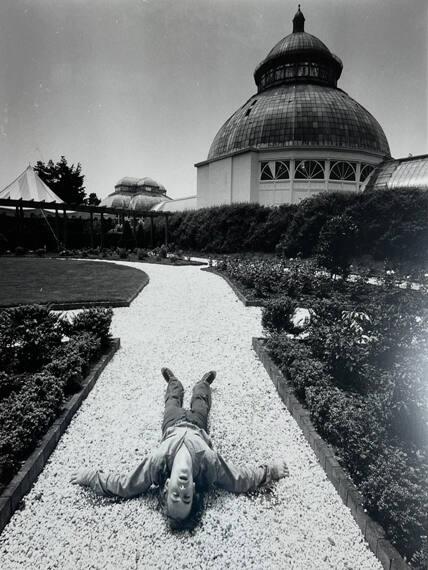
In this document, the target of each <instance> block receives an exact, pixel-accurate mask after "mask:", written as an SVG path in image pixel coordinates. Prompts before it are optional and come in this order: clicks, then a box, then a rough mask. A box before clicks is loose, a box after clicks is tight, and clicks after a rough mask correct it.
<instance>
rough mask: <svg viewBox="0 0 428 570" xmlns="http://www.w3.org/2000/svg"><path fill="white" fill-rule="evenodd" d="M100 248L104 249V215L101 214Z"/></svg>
mask: <svg viewBox="0 0 428 570" xmlns="http://www.w3.org/2000/svg"><path fill="white" fill-rule="evenodd" d="M100 226H101V227H100V241H101V243H100V248H101V249H103V248H104V213H103V212H101V220H100Z"/></svg>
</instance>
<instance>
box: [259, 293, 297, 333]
mask: <svg viewBox="0 0 428 570" xmlns="http://www.w3.org/2000/svg"><path fill="white" fill-rule="evenodd" d="M296 307H297V302H296V301H295V300H294V299H292V298H291V297H288V296H283V297H280V298H278V299H273V300H271V301H268V302H267V304H266V305H265V307H264V309H263V315H262V325H263V327H264V328H267V329H269V330H271V331H278V330H285V331H292V330H293V326H292V324H291V322H290V317H291V316H292V314H293V312H294V310H295V309H296Z"/></svg>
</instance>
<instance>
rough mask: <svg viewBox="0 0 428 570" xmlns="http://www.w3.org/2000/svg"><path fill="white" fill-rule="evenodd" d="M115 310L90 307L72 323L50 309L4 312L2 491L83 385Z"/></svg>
mask: <svg viewBox="0 0 428 570" xmlns="http://www.w3.org/2000/svg"><path fill="white" fill-rule="evenodd" d="M111 318H112V311H111V309H87V310H85V311H83V312H81V313H79V314H77V315H76V316H75V317H74V318H73V319H72V321H71V322H69V321H68V320H65V319H61V317H60V316H58V315H55V314H54V313H53V312H51V311H49V310H48V309H47V308H46V307H42V306H39V305H27V306H22V307H19V308H15V309H6V310H3V311H1V312H0V346H1V352H0V490H1V488H2V487H4V486H5V485H6V484H7V483H8V481H10V479H11V478H12V477H13V476H14V475H15V474H16V473H17V471H18V470H19V467H20V465H21V463H22V462H23V461H24V460H25V459H26V458H27V457H28V455H29V454H30V453H31V452H32V451H33V449H34V448H35V446H36V444H37V442H38V440H39V439H40V438H41V437H42V436H43V435H44V434H45V433H46V431H47V429H48V428H49V426H50V425H51V424H52V423H53V421H54V420H55V419H56V418H57V416H58V415H59V414H60V412H61V410H62V407H63V404H64V402H65V401H66V400H67V398H69V397H70V396H71V395H72V394H74V393H76V392H78V391H79V390H80V388H81V382H82V380H83V378H84V376H85V375H86V374H87V372H88V370H89V367H90V364H91V363H92V362H93V361H94V360H95V359H96V358H98V357H99V355H100V354H101V352H102V351H103V350H104V349H105V348H106V347H107V346H108V344H109V342H110V333H109V328H110V323H111Z"/></svg>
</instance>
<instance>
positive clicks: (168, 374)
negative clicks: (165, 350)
mask: <svg viewBox="0 0 428 570" xmlns="http://www.w3.org/2000/svg"><path fill="white" fill-rule="evenodd" d="M161 373H162V376H163V377H164V378H165V381H166V382H169V381H170V380H172V379H173V378H175V376H174V373H173V372H172V371H171V370H170V369H169V368H161Z"/></svg>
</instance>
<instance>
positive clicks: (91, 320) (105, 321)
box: [63, 307, 113, 347]
mask: <svg viewBox="0 0 428 570" xmlns="http://www.w3.org/2000/svg"><path fill="white" fill-rule="evenodd" d="M112 317H113V311H112V309H103V308H98V307H96V308H90V309H86V310H85V311H82V312H81V313H77V314H76V315H75V316H74V317H73V319H72V322H71V323H67V322H64V323H63V327H64V332H65V334H66V335H68V336H69V337H73V336H75V335H77V334H79V335H80V334H81V333H84V332H87V333H91V334H92V335H93V336H94V337H98V338H99V339H100V341H101V346H102V347H105V346H107V345H108V344H109V342H110V339H111V335H110V325H111V320H112Z"/></svg>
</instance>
